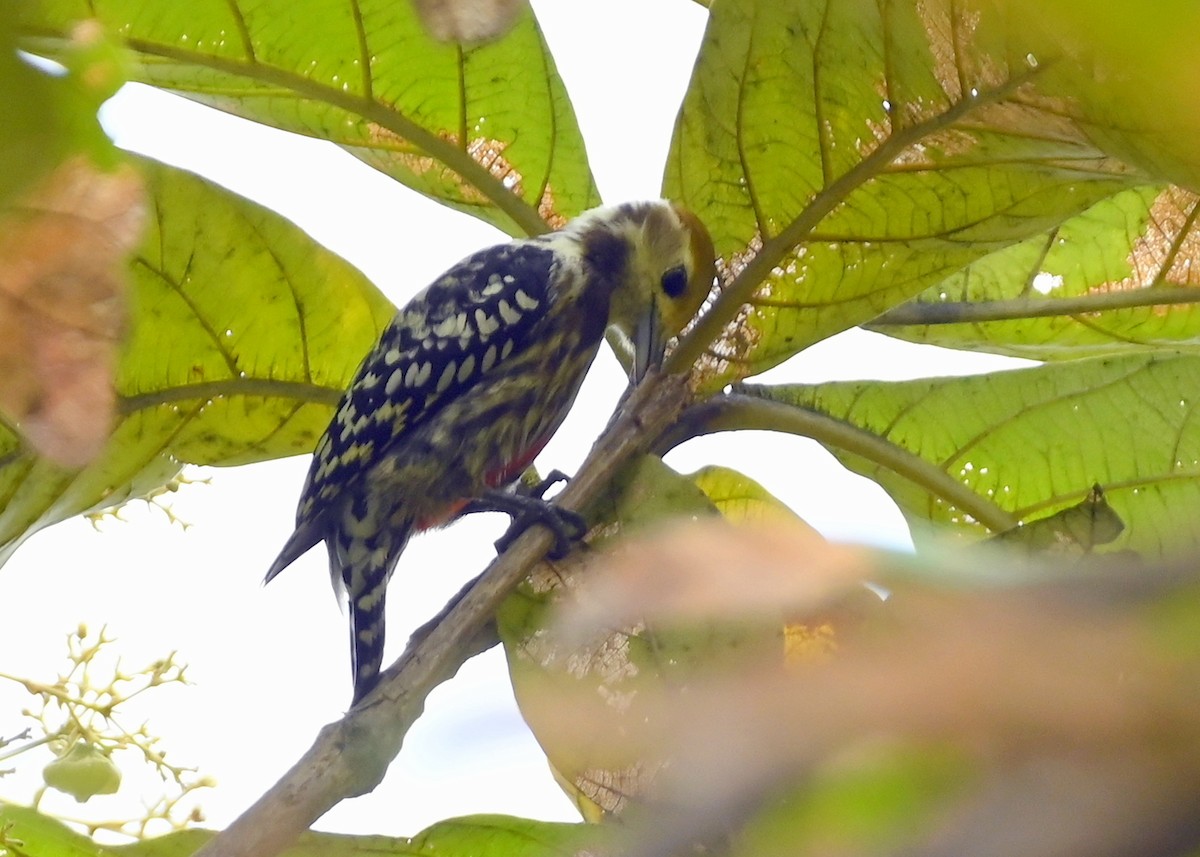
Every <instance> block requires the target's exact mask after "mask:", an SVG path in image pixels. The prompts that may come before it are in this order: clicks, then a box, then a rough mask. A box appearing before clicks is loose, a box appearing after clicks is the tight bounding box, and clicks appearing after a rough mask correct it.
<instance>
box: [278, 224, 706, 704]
mask: <svg viewBox="0 0 1200 857" xmlns="http://www.w3.org/2000/svg"><path fill="white" fill-rule="evenodd" d="M713 255H714V254H713V249H712V243H711V241H710V239H709V238H708V234H707V232H706V231H705V230H704V227H703V226H702V225H701V224H700V222H699V221H698V220H697V219H696V218H695V217H694V216H693V215H691V214H690V213H689V212H687V211H686V210H684V209H681V208H679V207H677V206H675V205H673V204H671V203H668V202H665V201H654V202H646V203H629V204H625V205H618V206H613V207H609V208H601V209H596V210H593V211H591V212H588V213H586V214H584V215H581V216H580V217H578V218H576V219H575V220H574V221H572V222H571V223H569V224H568V225H567V226H566V227H565V228H564V229H562V230H560V231H558V232H554V233H550V234H548V235H544V236H539V237H537V238H532V239H525V240H517V241H513V242H511V243H508V244H502V245H499V246H496V247H491V248H488V249H485V250H480V251H479V252H477V253H474V254H472V255H470V256H468V257H467V258H466V259H463V260H462V261H461V262H459V263H458V264H457V265H455V266H454V267H452V268H451V269H450V270H448V271H447V272H446V273H444V274H443V275H442V276H441V277H439V278H438V279H437V280H436V281H434V282H433V283H432V284H431V285H429V286H428V287H427V288H426V289H425V290H423V291H422V292H420V293H419V294H418V295H417V296H416V297H414V298H413V299H412V300H411V301H410V302H409V303H408V305H407V306H405V307H404V308H403V309H401V310H400V311H399V312H397V314H396V316H395V318H394V319H393V320H392V322H391V324H389V325H388V327H387V329H386V330H385V331H384V332H383V335H382V336H381V337H380V340H379V342H378V343H377V344H376V345H375V347H374V348H373V349H372V351H371V352H370V353H369V354H368V355H367V356H366V358H365V359H364V360H363V362H362V364H361V365H360V366H359V368H358V372H357V374H356V376H355V378H354V381H353V382H352V384H351V386H350V388H349V389H348V390H347V391H346V393H345V394H344V395H343V397H342V400H341V402H340V403H339V405H338V408H337V411H336V412H335V415H334V418H333V421H332V422H331V423H330V425H329V428H328V429H327V430H326V432H325V435H324V436H323V437H322V438H321V440H320V442H319V443H318V444H317V448H316V451H315V452H314V455H313V460H312V465H311V467H310V468H309V472H308V478H307V480H306V482H305V485H304V490H303V493H302V495H301V499H300V504H299V508H298V510H297V513H296V530H295V532H294V533H293V534H292V536H291V538H290V539H289V540H288V542H287V544H286V545H285V546H284V548H283V551H282V552H281V553H280V555H279V557H278V558H277V559H276V560H275V562H274V564H273V565H272V566H271V569H270V570H269V571H268V572H267V580H268V581H269V580H271V579H272V578H274V577H275V575H277V574H278V573H279V572H280V571H282V570H283V569H284V568H286V567H287V566H288V565H289V564H290V563H291V562H293V561H294V560H295V559H296V558H297V557H299V556H300V555H301V554H303V553H305V552H306V551H307V550H308V549H309V548H311V547H312V546H313V545H315V544H316V543H317V542H319V541H322V540H323V541H324V542H325V545H326V548H327V549H328V552H329V564H330V572H331V575H332V577H333V581H334V585H335V587H337V588H339V589H344V590H345V592H346V594H347V598H348V601H349V608H350V624H351V650H352V655H353V669H354V687H355V690H354V700H355V701H358V700H359V699H360V698H362V696H363V695H365V694H366V692H367V691H368V690H370V688H371V687H372V686H373V685H374V683H375V681H376V680H377V677H378V673H379V669H380V665H381V663H382V656H383V642H384V621H383V615H384V595H385V591H386V587H387V583H388V578H389V577H390V576H391V573H392V571H393V569H394V568H395V566H396V562H397V560H398V559H399V557H400V554H401V552H402V551H403V550H404V547H405V545H406V544H407V542H408V539H409V537H410V536H411V535H412V534H413V533H414V532H419V531H421V530H424V529H428V528H430V527H433V526H438V525H441V524H444V523H447V522H448V521H449V520H451V519H453V518H454V517H455V516H456V515H457V514H458V513H459V512H460V511H461V510H462V508H463V507H464V506H465V505H466V504H467V503H468V502H469V501H471V500H472V499H475V498H478V497H480V496H481V495H483V494H484V493H485V492H487V491H488V490H490V489H498V488H503V487H505V486H507V485H509V484H511V483H512V482H513V481H514V480H515V479H516V478H517V477H518V476H520V474H521V472H522V471H523V470H524V469H525V468H526V467H527V466H528V465H529V464H530V463H531V462H532V460H533V458H534V457H535V456H536V455H537V453H538V452H540V451H541V449H542V447H543V446H544V445H545V444H546V442H547V441H548V440H549V439H550V436H551V435H552V434H553V433H554V432H555V430H557V428H558V427H559V425H560V424H561V423H562V420H563V418H564V417H565V416H566V414H567V411H568V410H569V409H570V407H571V404H572V403H573V402H574V400H575V395H576V393H577V392H578V391H579V386H580V384H581V383H582V382H583V377H584V375H585V374H586V372H587V369H588V367H589V366H590V365H591V362H592V359H593V358H594V357H595V355H596V351H597V349H598V348H599V345H600V341H601V339H602V338H603V336H604V331H605V329H606V328H607V327H608V326H609V325H610V324H612V325H615V326H616V327H617V328H618V329H619V330H621V331H623V332H624V333H625V334H626V335H627V336H628V337H629V338H630V340H631V341H632V342H633V343H635V345H636V350H638V351H639V352H640V353H639V354H638V356H637V358H636V360H635V362H636V363H638V365H640V366H644V365H645V364H646V362H653V360H654V359H655V358H656V357H658V356H661V351H662V347H663V345H664V344H665V342H666V339H668V338H669V337H670V336H673V335H674V334H676V333H678V332H679V331H680V330H681V329H682V328H683V326H684V325H685V324H686V323H687V321H688V320H690V319H691V317H692V316H693V315H694V314H695V312H696V310H697V309H698V308H699V306H700V304H701V303H702V302H703V300H704V298H705V297H706V296H707V295H708V291H709V288H710V285H711V283H712V279H713V274H714V272H713Z"/></svg>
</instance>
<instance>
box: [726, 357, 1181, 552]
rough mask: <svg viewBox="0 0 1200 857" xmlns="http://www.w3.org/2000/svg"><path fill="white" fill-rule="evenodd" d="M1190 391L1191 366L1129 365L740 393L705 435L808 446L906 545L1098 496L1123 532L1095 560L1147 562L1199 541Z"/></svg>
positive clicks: (1144, 360)
mask: <svg viewBox="0 0 1200 857" xmlns="http://www.w3.org/2000/svg"><path fill="white" fill-rule="evenodd" d="M1198 388H1200V357H1193V356H1188V355H1174V354H1161V355H1137V356H1129V357H1119V358H1097V359H1093V360H1086V361H1078V362H1075V363H1072V364H1063V365H1057V364H1055V365H1048V366H1042V367H1037V368H1033V369H1022V370H1017V371H1013V372H1000V373H996V374H992V375H984V376H977V377H968V378H934V379H925V380H919V381H908V382H903V383H882V382H869V381H864V382H853V383H831V384H818V385H794V386H779V387H762V386H747V387H745V388H743V391H744V392H746V393H749V394H750V395H751V396H753V397H756V399H757V400H758V401H759V405H755V404H752V403H751V404H748V405H747V407H746V408H745V413H740V414H739V413H737V412H736V410H737V409H732V410H731V411H730V412H729V413H728V414H726V415H724V416H723V417H722V418H721V419H720V421H719V423H717V424H719V426H720V427H721V428H732V427H735V426H737V427H746V426H753V427H756V428H771V427H773V428H776V429H779V430H784V431H794V432H797V433H801V434H805V435H808V436H811V437H814V438H816V439H817V440H818V441H820V442H821V443H822V444H824V445H825V446H826V447H827V448H829V449H830V451H831V452H833V453H834V454H835V455H836V456H838V458H839V460H841V462H842V463H843V464H845V465H846V466H847V467H848V468H850V469H851V470H853V471H855V472H857V473H861V474H862V475H864V476H867V477H868V478H870V479H873V480H875V481H876V482H878V483H879V484H880V485H882V486H883V488H884V489H885V490H886V491H887V492H888V493H889V494H890V495H891V497H892V499H894V500H895V501H896V503H897V504H898V505H899V506H900V508H901V510H902V511H903V512H904V514H905V515H906V516H907V517H908V519H909V521H910V523H913V524H915V525H916V526H914V536H916V537H918V538H921V537H925V536H927V535H928V529H929V528H928V527H926V526H922V525H924V524H927V523H928V522H933V523H935V524H939V525H942V526H944V527H949V528H950V529H951V530H952V531H955V532H957V533H959V534H961V535H963V536H967V537H978V536H981V535H984V534H986V533H987V532H988V529H989V528H991V529H992V530H1004V529H1008V528H1009V527H1011V526H1013V525H1015V524H1016V523H1017V522H1019V521H1030V520H1034V519H1037V518H1044V517H1046V516H1047V515H1050V514H1052V513H1054V512H1056V511H1058V510H1060V509H1063V508H1066V507H1069V506H1073V505H1076V504H1078V503H1080V502H1081V501H1082V500H1084V498H1085V497H1086V496H1087V495H1088V494H1089V492H1091V490H1092V488H1093V486H1094V485H1095V484H1099V485H1100V486H1102V487H1103V489H1104V495H1105V497H1106V499H1107V500H1108V502H1109V504H1110V505H1111V506H1112V511H1113V512H1115V514H1116V516H1117V517H1118V518H1119V519H1120V520H1122V521H1124V523H1125V530H1124V532H1123V533H1121V535H1120V536H1119V537H1117V538H1115V539H1114V540H1113V541H1112V542H1111V543H1110V544H1109V545H1108V546H1107V549H1111V550H1123V549H1132V550H1134V551H1137V552H1140V553H1143V554H1145V555H1149V556H1153V555H1161V554H1166V553H1172V552H1175V551H1182V550H1187V549H1190V548H1194V547H1195V546H1196V545H1197V544H1198V539H1200V536H1198V531H1197V529H1196V526H1195V521H1196V519H1197V516H1198V515H1200V479H1198V478H1197V477H1200V420H1197V419H1196V417H1195V414H1196V406H1197V404H1198V402H1197V400H1196V399H1195V398H1194V397H1193V396H1192V391H1194V390H1196V389H1198ZM758 397H761V399H759V398H758ZM762 400H766V401H765V402H764V401H762ZM760 406H761V407H760ZM797 478H802V474H797ZM985 524H986V526H985Z"/></svg>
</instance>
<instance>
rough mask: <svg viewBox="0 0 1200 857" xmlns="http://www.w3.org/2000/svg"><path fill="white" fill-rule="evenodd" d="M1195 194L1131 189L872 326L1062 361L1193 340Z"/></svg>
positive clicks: (1196, 314)
mask: <svg viewBox="0 0 1200 857" xmlns="http://www.w3.org/2000/svg"><path fill="white" fill-rule="evenodd" d="M1197 200H1198V197H1197V196H1196V194H1194V193H1192V192H1190V191H1187V190H1184V189H1183V188H1180V187H1177V186H1174V185H1169V186H1161V185H1157V186H1151V187H1141V188H1135V189H1133V190H1128V191H1125V192H1123V193H1119V194H1116V195H1115V196H1112V197H1110V198H1109V199H1106V200H1102V201H1100V202H1098V203H1096V204H1095V205H1093V206H1092V207H1091V208H1089V209H1088V210H1087V211H1085V212H1084V213H1083V214H1080V215H1078V216H1077V217H1073V218H1071V219H1070V220H1067V221H1066V222H1064V223H1063V224H1061V225H1060V226H1057V227H1055V228H1054V229H1051V230H1049V231H1048V232H1045V233H1043V234H1042V235H1038V236H1036V237H1034V238H1030V239H1028V240H1026V241H1023V242H1021V243H1020V244H1016V245H1013V246H1012V247H1008V248H1006V249H1004V250H1001V251H999V252H996V253H993V254H991V255H989V256H985V257H984V258H982V259H980V260H978V261H976V262H972V263H971V264H970V265H968V266H967V267H966V268H964V269H963V270H962V271H960V272H958V273H956V274H954V275H953V276H951V277H948V278H947V279H945V280H943V281H941V282H940V283H937V284H936V285H934V286H932V287H931V288H929V289H927V290H926V291H925V292H923V293H922V294H921V295H919V296H918V297H917V298H916V299H915V300H913V301H911V302H910V303H907V304H905V305H903V306H900V307H897V308H896V309H895V310H892V311H890V312H887V313H885V314H884V315H882V316H880V317H879V318H877V319H875V321H873V322H872V323H871V324H870V327H871V328H872V329H873V330H878V331H879V332H881V333H886V334H888V335H890V336H896V337H899V338H902V339H908V340H912V341H914V342H927V343H930V344H933V345H944V346H949V347H951V348H967V349H971V350H978V351H993V352H996V353H999V354H1008V355H1012V356H1014V357H1029V358H1033V359H1036V360H1063V359H1074V358H1080V357H1088V356H1095V355H1100V354H1108V353H1121V352H1129V351H1145V350H1148V349H1151V348H1156V347H1163V346H1166V347H1171V348H1181V349H1187V350H1189V351H1191V350H1194V349H1195V348H1196V346H1197V344H1198V343H1200V311H1198V306H1197V305H1198V303H1200V289H1197V288H1196V286H1197V285H1200V242H1198V241H1197V230H1196V215H1197V213H1200V207H1198V206H1197Z"/></svg>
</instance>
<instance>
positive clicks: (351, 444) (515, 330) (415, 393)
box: [296, 242, 558, 529]
mask: <svg viewBox="0 0 1200 857" xmlns="http://www.w3.org/2000/svg"><path fill="white" fill-rule="evenodd" d="M557 264H558V257H557V256H556V254H555V253H553V252H552V251H551V250H550V249H549V248H547V247H545V246H544V245H542V244H539V243H537V242H514V243H512V244H504V245H500V246H498V247H492V248H489V249H487V250H481V251H479V252H478V253H475V254H473V255H471V256H469V257H467V258H466V259H464V260H463V261H462V262H460V263H458V264H457V265H455V266H454V267H453V268H451V269H450V270H449V271H447V272H446V273H445V274H443V275H442V276H441V277H439V278H438V279H437V280H436V281H435V282H434V283H432V284H431V285H430V286H429V287H428V288H426V289H425V290H424V291H423V292H421V293H420V294H418V295H417V296H415V297H414V298H413V299H412V301H410V302H409V303H408V305H407V306H405V307H404V308H403V309H401V310H400V311H399V312H397V314H396V317H395V318H394V319H393V320H392V322H391V323H390V324H389V325H388V327H387V329H386V330H384V332H383V335H382V336H381V337H380V340H379V342H378V343H377V344H376V346H375V348H374V349H373V350H372V351H371V353H370V354H368V355H367V357H366V358H365V359H364V360H363V362H362V364H361V365H360V366H359V368H358V372H357V374H356V375H355V378H354V381H353V382H352V383H351V385H350V388H349V389H348V390H347V391H346V393H345V394H344V395H343V396H342V399H341V402H340V403H339V405H338V409H337V412H336V414H335V415H334V418H333V421H332V422H331V423H330V425H329V428H328V429H327V430H326V433H325V435H324V437H322V438H321V440H320V442H319V443H318V445H317V448H316V451H315V452H314V454H313V461H312V465H311V467H310V469H309V474H308V479H307V481H306V483H305V487H304V492H303V494H302V496H301V499H300V505H299V508H298V510H297V515H296V520H297V528H298V529H299V528H300V526H301V525H303V523H304V522H305V521H306V520H308V519H309V518H311V517H313V516H314V515H316V514H317V513H318V510H319V509H321V508H327V507H328V506H329V505H330V502H331V501H332V500H334V499H335V498H336V497H337V496H338V495H339V494H340V493H341V492H343V491H345V490H346V489H347V488H348V487H350V486H352V485H354V483H355V482H356V480H357V479H358V478H359V477H360V476H361V475H362V474H363V473H364V472H365V471H366V470H367V469H368V468H370V466H371V464H372V463H373V462H375V461H377V460H378V459H379V458H380V457H381V456H383V455H385V454H386V453H387V452H388V450H389V449H390V448H392V447H393V446H395V445H396V444H398V443H402V442H403V441H404V438H405V437H406V436H408V435H410V434H411V433H412V432H414V431H415V430H416V429H418V428H419V427H420V426H421V425H422V424H423V423H424V422H425V421H426V420H428V419H429V418H430V417H431V416H432V415H433V414H435V413H436V412H437V411H438V409H439V408H440V407H441V406H442V405H443V404H444V403H445V402H446V401H448V400H450V399H451V398H454V397H456V396H460V395H464V394H465V393H466V391H467V390H469V388H471V387H472V386H474V385H475V384H477V383H478V382H479V379H480V378H482V377H484V376H485V375H487V374H488V373H490V372H493V371H495V369H496V368H497V367H498V366H500V365H502V364H503V363H504V361H506V360H507V359H508V358H509V356H510V355H511V354H512V353H514V352H520V350H521V348H522V345H523V344H524V342H525V341H526V339H527V338H528V337H529V336H530V335H531V333H532V332H533V329H534V328H535V326H536V325H537V323H538V322H539V320H540V319H541V318H542V317H543V315H544V313H545V311H546V309H547V306H548V304H549V302H550V301H551V299H552V288H551V279H552V278H553V277H554V276H555V275H556V274H557V273H558V272H557V271H556V266H557Z"/></svg>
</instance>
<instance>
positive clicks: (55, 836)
mask: <svg viewBox="0 0 1200 857" xmlns="http://www.w3.org/2000/svg"><path fill="white" fill-rule="evenodd" d="M213 836H214V834H213V833H212V832H211V831H207V830H183V831H179V832H177V833H171V834H168V835H166V836H159V837H155V838H152V839H145V840H142V841H139V842H134V843H131V844H129V845H118V846H111V845H110V846H105V847H103V848H102V847H100V846H99V845H97V844H95V843H94V842H92V840H91V839H89V838H88V837H87V836H84V835H83V834H81V833H76V832H75V831H73V830H71V829H70V828H69V827H67V826H66V825H64V824H63V823H62V822H61V821H59V820H57V819H55V818H51V817H49V816H46V815H42V814H41V813H39V812H38V811H37V810H35V809H31V808H28V807H21V806H15V805H13V804H8V803H4V802H3V801H0V853H4V852H3V847H4V845H5V842H6V840H5V837H7V839H8V840H9V841H11V842H13V843H14V844H15V843H18V842H19V843H20V851H18V852H16V853H17V854H21V855H25V854H28V855H36V857H102V855H121V857H187V855H190V854H194V853H195V852H196V851H197V850H198V849H199V848H200V847H201V846H203V845H204V844H205V843H207V842H208V841H209V840H210V839H212V838H213ZM611 841H612V833H611V831H610V830H608V829H606V828H601V827H598V826H596V825H590V824H563V823H556V822H547V821H533V820H531V819H524V818H515V817H511V816H503V815H477V816H467V817H463V818H453V819H448V820H446V821H441V822H438V823H437V824H434V825H432V826H430V827H428V828H427V829H425V830H424V831H422V832H421V833H419V834H417V835H416V836H414V837H412V838H411V839H406V838H402V837H392V836H348V835H341V834H333V833H306V834H304V835H303V836H302V837H301V838H300V841H299V842H298V843H296V844H295V845H294V846H292V847H291V848H288V849H287V850H286V851H283V852H282V855H281V857H323V855H328V857H342V855H344V857H355V855H394V857H419V855H439V857H574V855H578V854H581V853H584V852H588V851H594V852H599V850H600V849H602V848H604V847H606V846H607V845H608V844H609V843H610V842H611Z"/></svg>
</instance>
